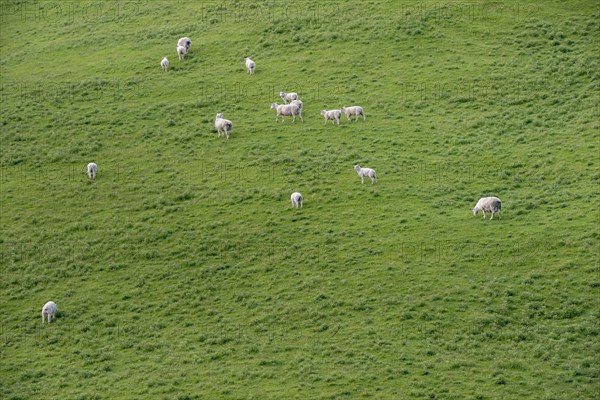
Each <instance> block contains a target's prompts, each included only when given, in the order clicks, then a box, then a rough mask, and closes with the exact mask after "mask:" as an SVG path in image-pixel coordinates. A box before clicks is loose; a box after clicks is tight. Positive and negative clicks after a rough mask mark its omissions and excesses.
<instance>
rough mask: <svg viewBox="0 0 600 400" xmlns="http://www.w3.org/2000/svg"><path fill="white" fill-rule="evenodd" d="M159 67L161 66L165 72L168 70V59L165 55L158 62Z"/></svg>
mask: <svg viewBox="0 0 600 400" xmlns="http://www.w3.org/2000/svg"><path fill="white" fill-rule="evenodd" d="M160 67H161V68H162V70H163V72H167V71H168V70H169V60H167V56H165V58H163V59H162V61H161V62H160Z"/></svg>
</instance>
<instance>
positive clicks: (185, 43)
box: [177, 37, 192, 52]
mask: <svg viewBox="0 0 600 400" xmlns="http://www.w3.org/2000/svg"><path fill="white" fill-rule="evenodd" d="M179 46H183V47H185V51H186V52H188V51H190V49H191V48H192V40H191V39H190V38H189V37H182V38H181V39H179V40H178V41H177V47H179Z"/></svg>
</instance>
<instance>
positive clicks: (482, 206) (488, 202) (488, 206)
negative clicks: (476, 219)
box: [473, 197, 502, 221]
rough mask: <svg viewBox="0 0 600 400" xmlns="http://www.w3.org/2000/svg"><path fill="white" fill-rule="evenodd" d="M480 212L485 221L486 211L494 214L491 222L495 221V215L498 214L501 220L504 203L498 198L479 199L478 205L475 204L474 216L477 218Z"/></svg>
mask: <svg viewBox="0 0 600 400" xmlns="http://www.w3.org/2000/svg"><path fill="white" fill-rule="evenodd" d="M479 211H481V213H482V214H483V219H485V212H486V211H488V212H491V213H492V217H491V218H490V221H491V220H492V219H494V214H495V213H498V218H500V216H501V211H502V201H501V200H500V199H499V198H497V197H482V198H481V199H479V201H478V202H477V204H475V207H473V215H474V216H477V213H479Z"/></svg>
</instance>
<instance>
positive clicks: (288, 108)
mask: <svg viewBox="0 0 600 400" xmlns="http://www.w3.org/2000/svg"><path fill="white" fill-rule="evenodd" d="M271 108H272V109H275V110H277V115H276V116H275V122H278V121H279V117H281V122H282V123H283V122H285V120H284V118H283V117H284V116H290V115H291V116H292V117H293V118H294V119H293V120H292V122H296V115H299V116H300V119H301V120H302V122H304V118H302V112H301V111H300V108H299V107H298V106H297V105H295V104H277V103H271Z"/></svg>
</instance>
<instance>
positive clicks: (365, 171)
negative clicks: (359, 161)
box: [354, 165, 377, 185]
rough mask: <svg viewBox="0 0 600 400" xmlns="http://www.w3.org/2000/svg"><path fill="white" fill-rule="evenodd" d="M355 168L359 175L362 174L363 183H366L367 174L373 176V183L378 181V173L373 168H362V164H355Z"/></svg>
mask: <svg viewBox="0 0 600 400" xmlns="http://www.w3.org/2000/svg"><path fill="white" fill-rule="evenodd" d="M354 170H355V171H356V173H357V174H358V176H360V180H361V182H362V183H363V185H364V183H365V176H368V177H369V178H371V185H372V184H374V183H375V182H377V174H376V173H375V170H373V169H371V168H361V166H360V165H355V166H354Z"/></svg>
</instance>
